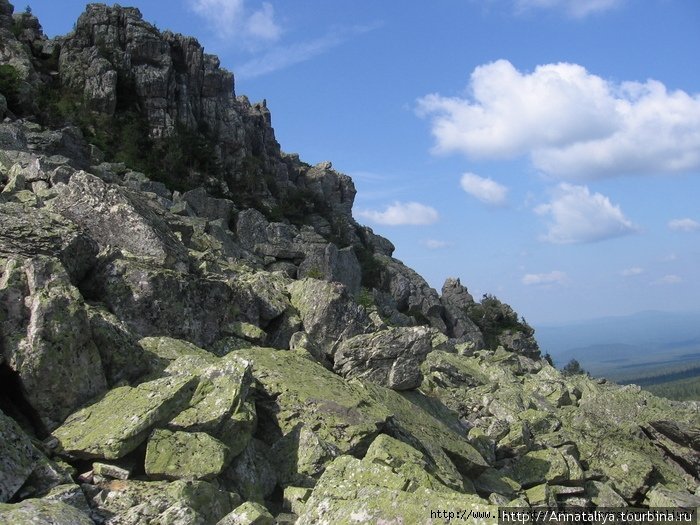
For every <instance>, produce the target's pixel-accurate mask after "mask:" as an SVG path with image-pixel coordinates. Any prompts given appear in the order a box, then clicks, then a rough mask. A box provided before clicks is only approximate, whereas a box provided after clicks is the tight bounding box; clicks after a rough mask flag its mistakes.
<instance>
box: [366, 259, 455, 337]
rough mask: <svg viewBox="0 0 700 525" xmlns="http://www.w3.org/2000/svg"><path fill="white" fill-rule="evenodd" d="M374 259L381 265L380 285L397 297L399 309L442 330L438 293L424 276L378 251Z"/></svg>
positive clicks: (443, 323)
mask: <svg viewBox="0 0 700 525" xmlns="http://www.w3.org/2000/svg"><path fill="white" fill-rule="evenodd" d="M375 259H376V260H377V261H378V263H379V265H380V267H381V271H380V273H381V286H380V288H381V289H382V290H383V291H386V292H387V293H389V294H390V295H391V297H392V298H393V299H394V301H396V307H397V309H398V311H399V312H401V313H404V314H406V315H409V316H412V317H413V318H414V319H415V320H416V321H417V322H418V323H420V324H429V325H430V326H432V327H433V328H437V329H438V330H439V331H440V332H443V333H444V332H445V331H446V330H447V326H446V325H445V321H444V320H443V318H442V304H440V297H439V296H438V294H437V292H436V291H435V290H434V289H432V288H431V287H430V286H429V285H428V283H427V282H426V281H425V279H423V278H422V277H421V276H420V275H418V274H417V273H416V272H415V271H414V270H412V269H411V268H409V267H408V266H406V265H405V264H403V263H402V262H401V261H398V260H396V259H393V258H391V257H388V256H386V255H379V254H375Z"/></svg>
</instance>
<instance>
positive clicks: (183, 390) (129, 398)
mask: <svg viewBox="0 0 700 525" xmlns="http://www.w3.org/2000/svg"><path fill="white" fill-rule="evenodd" d="M196 385H197V378H196V376H194V375H182V376H176V377H166V378H162V379H156V380H154V381H149V382H147V383H142V384H140V385H139V386H137V387H130V386H123V387H119V388H115V389H113V390H111V391H109V392H108V393H107V394H106V395H105V396H104V397H103V398H102V399H100V400H99V401H98V402H96V403H94V404H92V405H89V406H86V407H85V408H82V409H81V410H79V411H78V412H76V413H74V414H73V415H71V416H70V417H69V418H68V419H67V420H66V422H65V423H64V424H63V425H61V426H60V427H59V428H57V429H56V430H55V431H54V433H53V435H54V437H56V438H57V439H58V440H59V441H60V443H61V445H62V447H63V452H64V453H65V454H66V455H69V456H73V457H79V458H105V459H118V458H121V457H123V456H125V455H126V454H128V453H129V452H131V451H132V450H134V449H135V448H136V447H138V446H139V445H140V444H141V443H142V442H143V441H144V440H145V439H146V437H147V434H148V432H149V431H150V430H151V429H152V428H153V427H154V426H155V425H156V424H158V423H160V422H164V421H168V420H169V419H170V418H172V417H173V415H175V414H176V413H178V412H179V411H180V410H182V409H183V408H184V407H185V406H186V404H187V403H188V401H189V399H190V398H191V396H192V392H193V391H194V388H195V387H196Z"/></svg>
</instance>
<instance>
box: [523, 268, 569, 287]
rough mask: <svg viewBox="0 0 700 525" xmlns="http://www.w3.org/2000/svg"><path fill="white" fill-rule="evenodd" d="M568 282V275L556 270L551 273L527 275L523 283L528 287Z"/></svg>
mask: <svg viewBox="0 0 700 525" xmlns="http://www.w3.org/2000/svg"><path fill="white" fill-rule="evenodd" d="M566 280H567V276H566V273H564V272H560V271H559V270H554V271H552V272H549V273H528V274H525V275H524V276H523V278H522V283H523V284H525V285H528V286H529V285H536V284H563V283H564V282H566Z"/></svg>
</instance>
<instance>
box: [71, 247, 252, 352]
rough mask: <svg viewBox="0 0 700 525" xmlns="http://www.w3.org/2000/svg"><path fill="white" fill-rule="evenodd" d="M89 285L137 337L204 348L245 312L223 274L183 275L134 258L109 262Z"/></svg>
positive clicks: (87, 284)
mask: <svg viewBox="0 0 700 525" xmlns="http://www.w3.org/2000/svg"><path fill="white" fill-rule="evenodd" d="M83 287H84V289H85V290H87V291H88V292H89V294H90V296H91V297H94V298H96V299H98V300H100V301H101V302H102V303H103V304H104V305H105V306H107V308H108V309H109V310H110V311H111V312H112V313H114V315H116V316H117V317H118V318H119V319H120V320H121V321H122V322H124V323H125V324H126V325H127V326H128V327H129V330H130V331H131V332H133V333H135V334H136V335H137V336H139V337H145V336H155V335H163V334H167V335H169V336H171V337H177V338H180V339H185V340H187V341H192V342H193V343H195V344H198V345H201V346H207V345H209V344H211V343H213V342H214V341H216V340H217V339H218V338H220V337H221V336H222V335H224V334H222V330H223V329H224V327H226V326H227V325H228V324H229V323H231V322H233V321H236V320H238V319H237V316H238V314H239V312H240V309H241V308H240V307H239V305H238V304H237V302H236V298H235V294H234V291H233V290H232V288H231V286H229V284H227V283H226V281H225V280H224V279H223V278H221V277H219V276H198V275H193V274H181V273H179V272H177V271H174V270H170V269H166V268H163V267H159V266H156V265H152V264H147V263H145V262H144V261H141V260H136V259H132V258H121V257H117V258H114V259H108V260H104V261H103V262H102V264H99V265H98V266H97V267H96V269H95V272H94V273H93V274H91V276H90V278H89V279H88V280H87V281H86V282H85V283H84V284H83Z"/></svg>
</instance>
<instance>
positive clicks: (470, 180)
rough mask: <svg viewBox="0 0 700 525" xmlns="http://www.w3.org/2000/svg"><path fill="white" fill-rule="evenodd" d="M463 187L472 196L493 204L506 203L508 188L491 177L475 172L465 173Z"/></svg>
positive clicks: (461, 183) (462, 181)
mask: <svg viewBox="0 0 700 525" xmlns="http://www.w3.org/2000/svg"><path fill="white" fill-rule="evenodd" d="M460 185H461V186H462V189H463V190H464V191H466V192H467V193H468V194H469V195H471V196H472V197H475V198H477V199H479V200H480V201H481V202H485V203H486V204H490V205H492V206H502V205H504V204H505V203H506V196H507V194H508V188H507V187H506V186H503V185H502V184H499V183H498V182H495V181H494V180H492V179H490V178H484V177H479V176H478V175H475V174H474V173H465V174H464V175H462V179H461V180H460Z"/></svg>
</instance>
